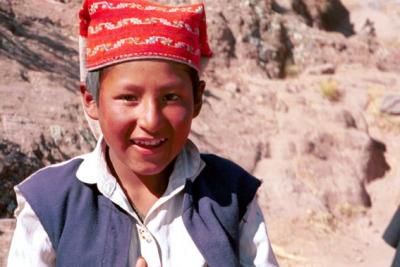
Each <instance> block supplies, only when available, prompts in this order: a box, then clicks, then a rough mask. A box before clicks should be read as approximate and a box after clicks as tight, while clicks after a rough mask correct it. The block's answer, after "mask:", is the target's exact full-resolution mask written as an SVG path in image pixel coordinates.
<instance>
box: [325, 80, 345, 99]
mask: <svg viewBox="0 0 400 267" xmlns="http://www.w3.org/2000/svg"><path fill="white" fill-rule="evenodd" d="M320 89H321V94H322V96H323V97H325V98H327V99H328V100H329V101H332V102H336V101H339V100H340V98H341V96H342V94H341V93H340V91H339V85H338V82H337V81H335V80H325V81H323V82H321V83H320Z"/></svg>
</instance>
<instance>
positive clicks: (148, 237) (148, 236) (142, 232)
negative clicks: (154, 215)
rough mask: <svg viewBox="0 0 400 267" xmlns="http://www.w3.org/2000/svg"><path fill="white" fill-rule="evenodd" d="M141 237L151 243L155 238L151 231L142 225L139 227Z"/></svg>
mask: <svg viewBox="0 0 400 267" xmlns="http://www.w3.org/2000/svg"><path fill="white" fill-rule="evenodd" d="M139 237H140V239H142V240H145V241H146V242H147V243H151V242H152V241H153V238H152V236H151V234H150V233H149V231H147V230H146V229H143V228H142V227H140V228H139Z"/></svg>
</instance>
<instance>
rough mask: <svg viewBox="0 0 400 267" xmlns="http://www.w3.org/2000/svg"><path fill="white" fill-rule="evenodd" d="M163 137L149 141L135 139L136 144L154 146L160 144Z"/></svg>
mask: <svg viewBox="0 0 400 267" xmlns="http://www.w3.org/2000/svg"><path fill="white" fill-rule="evenodd" d="M164 140H165V139H164V138H163V139H156V140H151V141H139V140H137V141H135V143H136V144H138V145H145V146H156V145H159V144H161V143H162V142H163V141H164Z"/></svg>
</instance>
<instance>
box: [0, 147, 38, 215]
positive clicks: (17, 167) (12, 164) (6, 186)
mask: <svg viewBox="0 0 400 267" xmlns="http://www.w3.org/2000/svg"><path fill="white" fill-rule="evenodd" d="M0 159H1V165H2V168H1V170H0V196H1V197H0V218H4V217H11V216H12V214H13V211H14V209H15V208H16V200H15V195H14V191H13V187H14V186H15V185H16V184H18V183H19V182H21V181H22V180H23V179H24V178H26V177H28V176H29V175H30V174H31V173H32V172H34V171H36V170H37V169H39V168H40V167H43V166H44V165H43V163H41V162H40V161H39V160H38V159H37V158H35V157H32V156H29V155H27V154H25V153H23V152H21V151H20V146H19V145H18V144H15V143H12V142H10V141H8V140H4V139H0Z"/></svg>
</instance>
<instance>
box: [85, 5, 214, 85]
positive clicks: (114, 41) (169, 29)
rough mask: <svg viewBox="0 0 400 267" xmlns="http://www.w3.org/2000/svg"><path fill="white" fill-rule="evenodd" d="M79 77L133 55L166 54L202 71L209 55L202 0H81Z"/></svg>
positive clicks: (136, 57) (150, 56)
mask: <svg viewBox="0 0 400 267" xmlns="http://www.w3.org/2000/svg"><path fill="white" fill-rule="evenodd" d="M79 17H80V41H79V45H80V59H81V62H80V63H81V64H80V66H81V81H82V82H84V81H85V78H86V73H87V70H89V71H90V70H96V69H100V68H103V67H105V66H108V65H111V64H115V63H119V62H124V61H128V60H135V59H165V60H171V61H175V62H179V63H183V64H186V65H189V66H191V67H193V68H195V69H196V70H198V71H200V69H201V61H202V58H209V57H211V56H212V52H211V49H210V47H209V44H208V40H207V25H206V17H205V8H204V4H203V3H198V4H191V5H180V6H166V5H160V4H157V3H153V2H148V1H144V0H125V1H122V0H108V1H99V0H85V1H84V3H83V6H82V9H81V10H80V12H79Z"/></svg>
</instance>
